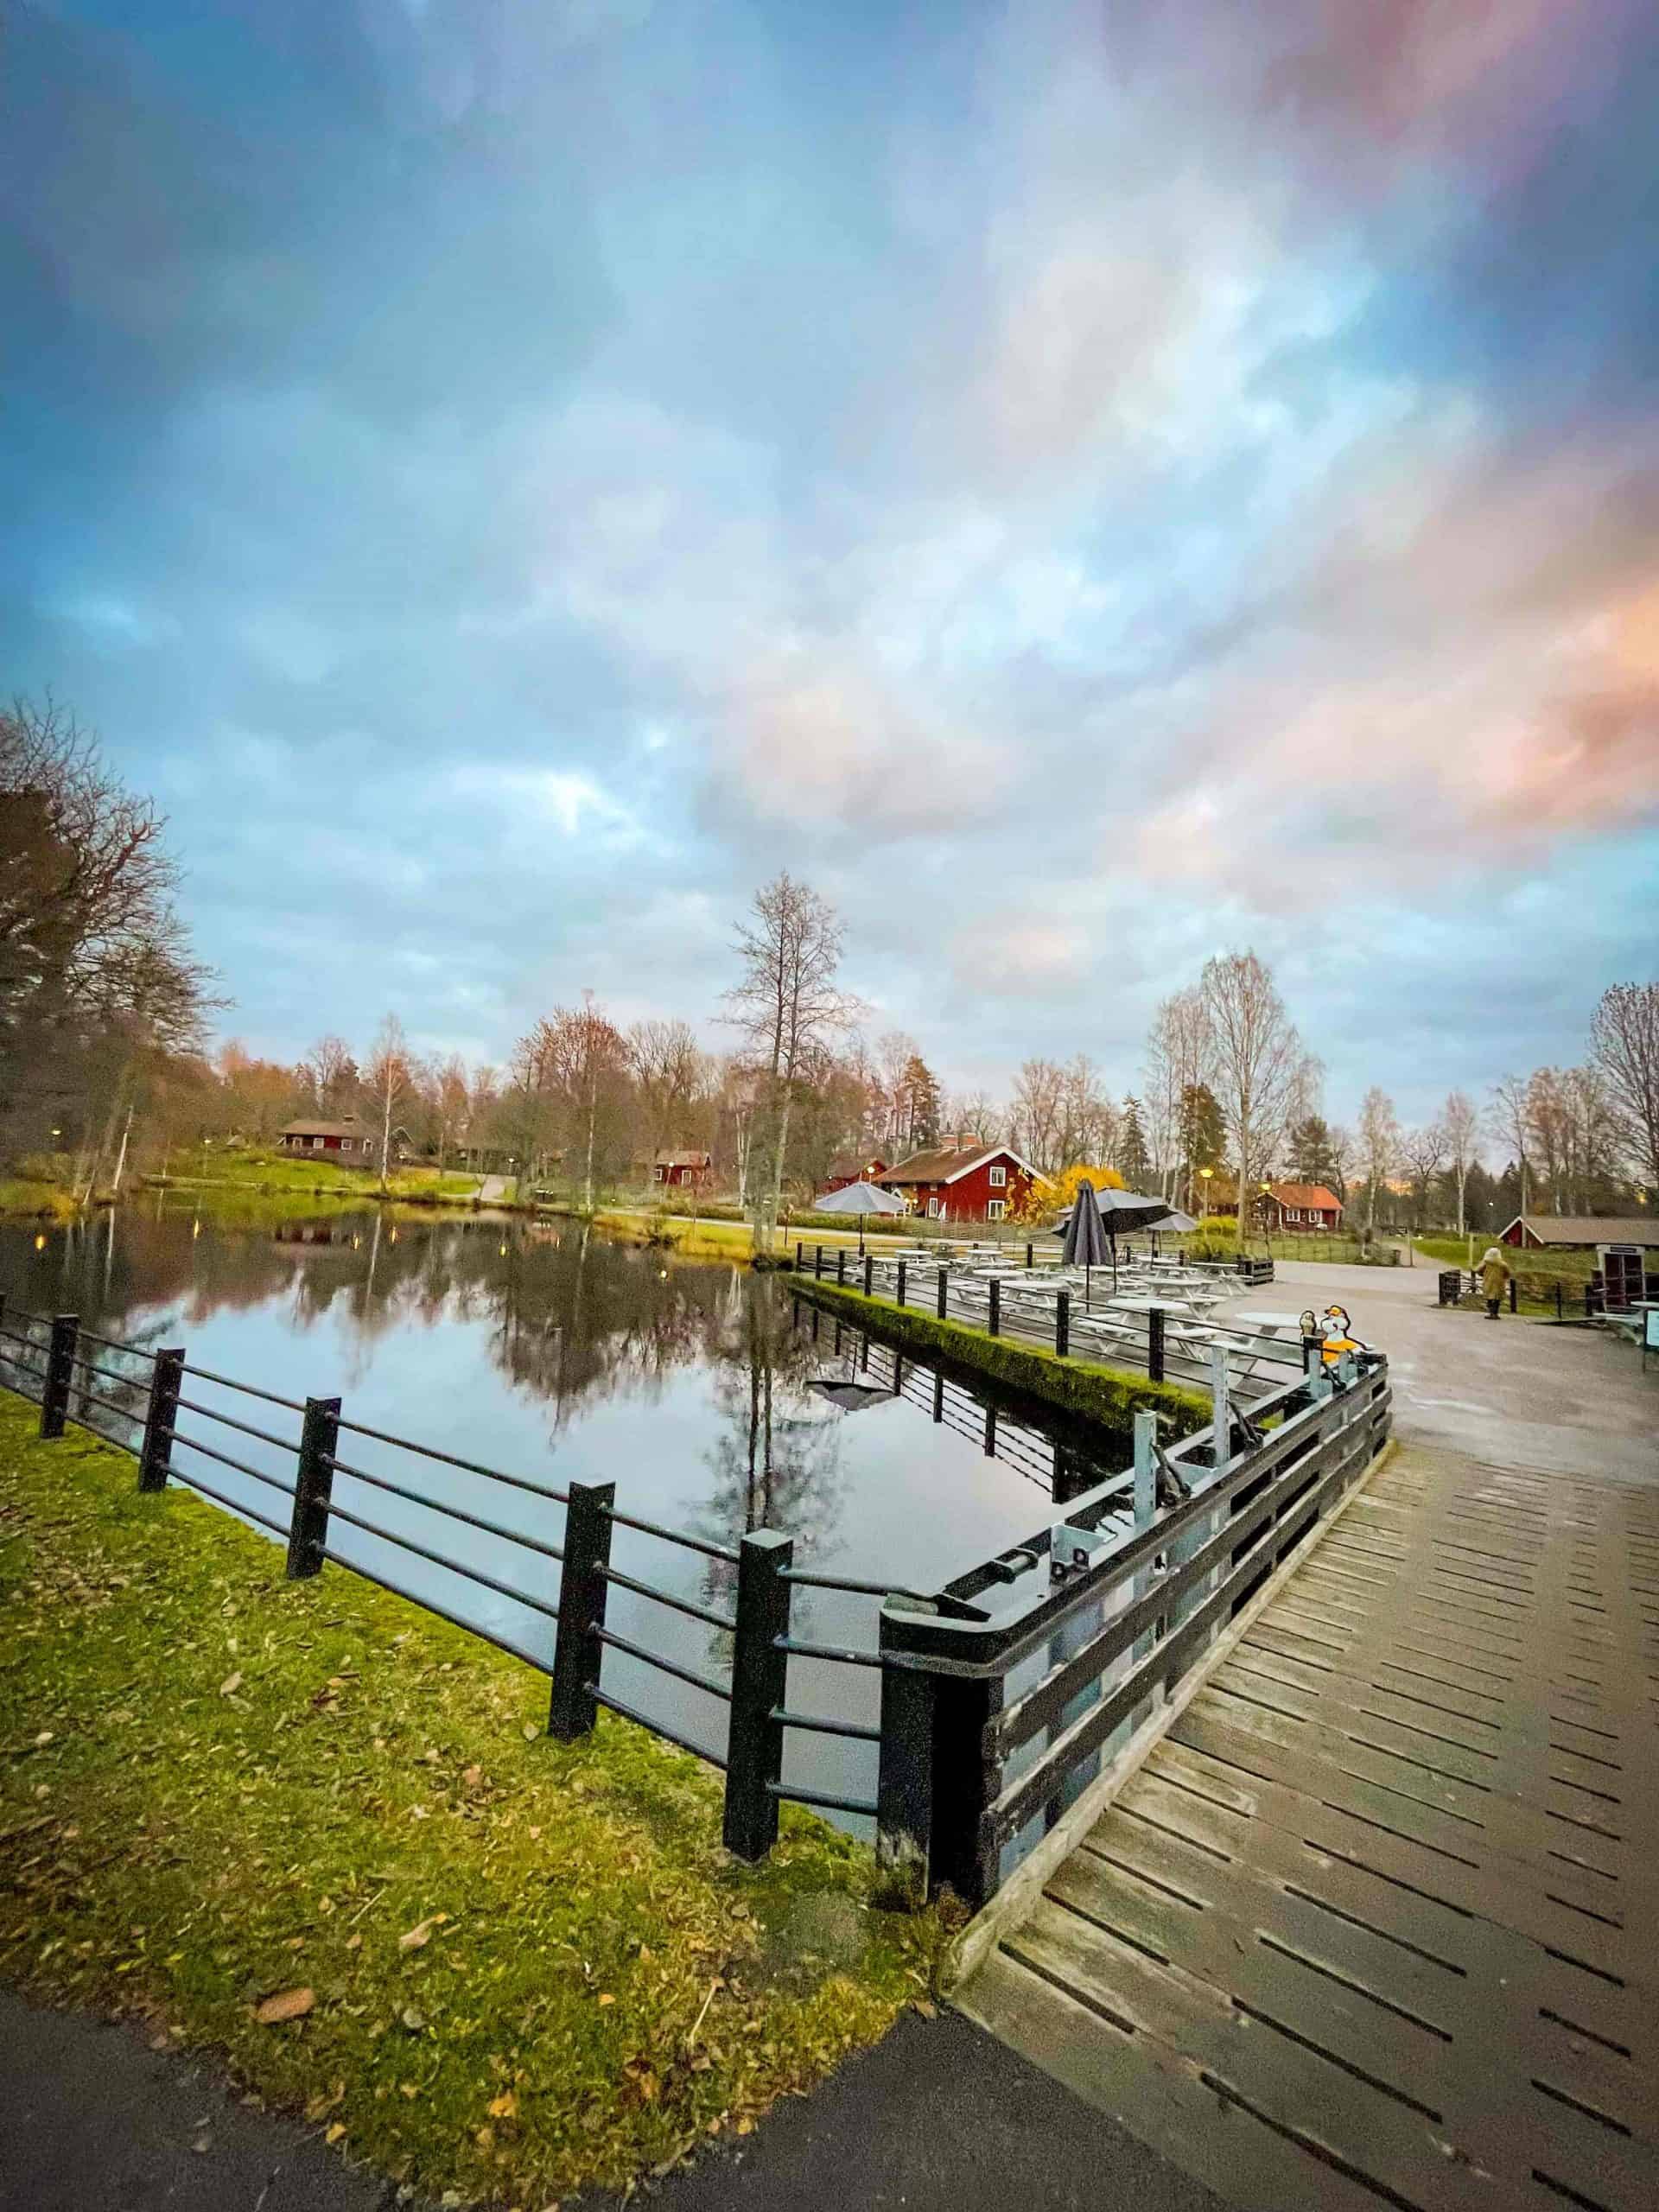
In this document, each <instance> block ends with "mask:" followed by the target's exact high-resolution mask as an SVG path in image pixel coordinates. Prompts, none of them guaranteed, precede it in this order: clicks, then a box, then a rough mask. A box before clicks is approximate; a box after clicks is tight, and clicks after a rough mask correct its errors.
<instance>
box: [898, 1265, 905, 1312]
mask: <svg viewBox="0 0 1659 2212" xmlns="http://www.w3.org/2000/svg"><path fill="white" fill-rule="evenodd" d="M904 1302H905V1263H904V1262H903V1261H902V1260H900V1261H899V1304H900V1306H902V1305H903V1304H904Z"/></svg>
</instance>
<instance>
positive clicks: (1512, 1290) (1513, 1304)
mask: <svg viewBox="0 0 1659 2212" xmlns="http://www.w3.org/2000/svg"><path fill="white" fill-rule="evenodd" d="M1515 1295H1516V1282H1515V1277H1514V1276H1513V1275H1511V1276H1510V1313H1515V1312H1516V1310H1517V1309H1516V1302H1515Z"/></svg>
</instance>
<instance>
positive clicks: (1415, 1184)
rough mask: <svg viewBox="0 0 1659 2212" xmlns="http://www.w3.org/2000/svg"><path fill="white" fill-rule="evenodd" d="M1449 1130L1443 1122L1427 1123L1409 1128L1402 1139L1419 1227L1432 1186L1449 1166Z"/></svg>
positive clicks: (1421, 1224)
mask: <svg viewBox="0 0 1659 2212" xmlns="http://www.w3.org/2000/svg"><path fill="white" fill-rule="evenodd" d="M1400 1158H1401V1160H1402V1164H1403V1165H1404V1166H1405V1168H1406V1171H1407V1173H1408V1174H1409V1175H1410V1177H1411V1180H1412V1188H1413V1195H1414V1201H1415V1204H1414V1213H1415V1217H1416V1218H1415V1223H1414V1226H1415V1227H1417V1228H1418V1229H1421V1228H1422V1227H1423V1225H1424V1222H1423V1217H1424V1215H1425V1213H1426V1212H1427V1210H1428V1205H1429V1192H1430V1188H1431V1186H1432V1185H1433V1180H1434V1178H1435V1177H1436V1176H1437V1175H1438V1174H1439V1173H1440V1170H1441V1168H1442V1167H1443V1166H1445V1165H1446V1131H1445V1129H1444V1128H1442V1127H1441V1125H1440V1122H1424V1123H1423V1125H1422V1126H1421V1128H1415V1129H1408V1130H1407V1131H1406V1133H1405V1135H1403V1136H1402V1138H1401V1140H1400Z"/></svg>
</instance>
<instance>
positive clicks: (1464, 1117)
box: [1440, 1090, 1480, 1236]
mask: <svg viewBox="0 0 1659 2212" xmlns="http://www.w3.org/2000/svg"><path fill="white" fill-rule="evenodd" d="M1440 1127H1441V1128H1443V1129H1444V1130H1445V1131H1446V1154H1447V1157H1448V1159H1449V1160H1450V1161H1451V1165H1452V1181H1453V1183H1454V1184H1455V1185H1456V1187H1457V1193H1458V1234H1459V1236H1464V1235H1465V1233H1466V1231H1467V1230H1468V1226H1469V1218H1468V1217H1469V1205H1468V1189H1469V1170H1470V1169H1471V1167H1472V1166H1474V1165H1475V1162H1476V1160H1478V1157H1479V1154H1478V1148H1477V1147H1478V1144H1479V1141H1480V1116H1479V1115H1478V1113H1477V1112H1476V1111H1475V1103H1474V1101H1473V1099H1472V1098H1471V1097H1470V1096H1468V1095H1467V1093H1466V1092H1465V1091H1461V1090H1450V1091H1448V1092H1447V1093H1446V1103H1445V1105H1444V1106H1442V1107H1441V1109H1440Z"/></svg>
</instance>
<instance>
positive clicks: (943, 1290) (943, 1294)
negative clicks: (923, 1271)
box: [936, 1268, 950, 1321]
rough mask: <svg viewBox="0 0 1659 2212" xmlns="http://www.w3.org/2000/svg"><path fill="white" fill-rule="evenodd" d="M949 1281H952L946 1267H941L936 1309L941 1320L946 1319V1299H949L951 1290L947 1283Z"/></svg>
mask: <svg viewBox="0 0 1659 2212" xmlns="http://www.w3.org/2000/svg"><path fill="white" fill-rule="evenodd" d="M949 1282H950V1277H949V1276H948V1275H947V1274H945V1271H944V1268H940V1269H939V1287H938V1304H937V1307H936V1311H937V1312H938V1317H939V1319H940V1320H941V1321H943V1320H944V1309H945V1301H946V1300H947V1299H948V1298H949V1297H950V1291H949V1289H948V1287H947V1285H948V1284H949Z"/></svg>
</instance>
